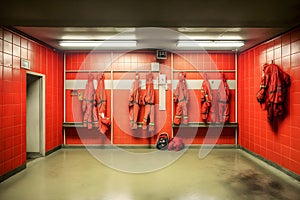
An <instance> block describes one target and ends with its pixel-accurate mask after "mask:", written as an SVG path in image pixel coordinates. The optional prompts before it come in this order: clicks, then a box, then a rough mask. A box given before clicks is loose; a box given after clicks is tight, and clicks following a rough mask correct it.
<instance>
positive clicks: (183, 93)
mask: <svg viewBox="0 0 300 200" xmlns="http://www.w3.org/2000/svg"><path fill="white" fill-rule="evenodd" d="M185 77H186V75H185V73H184V72H180V73H179V74H178V78H179V82H178V84H177V86H176V90H175V92H174V101H175V102H177V107H176V113H175V118H174V124H176V125H179V124H180V123H181V117H182V115H183V123H184V124H188V112H187V104H188V101H189V93H188V89H187V84H186V80H185Z"/></svg>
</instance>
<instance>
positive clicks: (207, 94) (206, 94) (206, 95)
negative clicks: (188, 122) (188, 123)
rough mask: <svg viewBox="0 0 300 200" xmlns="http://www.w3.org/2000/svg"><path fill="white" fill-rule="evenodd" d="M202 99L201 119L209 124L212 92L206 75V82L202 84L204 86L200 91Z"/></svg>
mask: <svg viewBox="0 0 300 200" xmlns="http://www.w3.org/2000/svg"><path fill="white" fill-rule="evenodd" d="M200 99H201V117H202V120H203V121H204V122H207V121H208V116H209V112H210V111H211V101H212V90H211V87H210V84H209V81H208V78H207V75H206V74H204V80H203V82H202V86H201V90H200Z"/></svg>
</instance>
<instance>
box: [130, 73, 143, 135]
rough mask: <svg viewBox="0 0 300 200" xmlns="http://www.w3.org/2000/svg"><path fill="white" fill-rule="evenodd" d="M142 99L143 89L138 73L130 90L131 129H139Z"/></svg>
mask: <svg viewBox="0 0 300 200" xmlns="http://www.w3.org/2000/svg"><path fill="white" fill-rule="evenodd" d="M140 101H141V89H140V77H139V75H138V74H136V76H135V80H134V82H133V84H132V86H131V89H130V92H129V100H128V105H129V120H130V126H131V129H137V118H138V114H139V110H140V103H141V102H140Z"/></svg>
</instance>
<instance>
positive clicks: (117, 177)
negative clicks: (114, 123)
mask: <svg viewBox="0 0 300 200" xmlns="http://www.w3.org/2000/svg"><path fill="white" fill-rule="evenodd" d="M99 151H101V152H102V153H104V154H107V156H108V157H110V159H111V160H118V159H119V158H120V156H122V160H120V161H121V162H124V161H126V160H127V158H126V156H125V157H124V155H123V154H119V153H118V152H117V151H116V150H113V149H110V150H109V149H102V150H99ZM126 151H129V150H126ZM130 151H131V152H134V153H137V154H140V155H143V154H147V153H148V152H151V151H155V150H130ZM179 154H180V153H176V152H161V153H160V155H162V156H161V157H160V158H159V159H163V158H164V157H165V158H167V157H168V158H170V157H174V158H175V157H176V156H178V155H179ZM198 154H199V149H189V150H187V151H186V152H185V153H184V155H183V156H182V157H180V158H179V159H177V160H176V161H175V162H173V163H172V164H170V165H168V166H166V167H164V168H162V169H159V170H156V171H153V172H148V173H146V172H145V173H127V172H120V171H118V170H116V169H112V168H110V167H107V166H106V165H104V164H103V163H101V162H99V161H98V159H95V157H94V156H92V155H91V154H90V153H89V152H88V151H87V150H86V149H61V150H59V151H57V152H55V153H53V154H51V155H49V156H48V157H43V158H38V159H35V160H33V161H31V162H29V163H28V164H27V168H26V169H25V170H24V171H22V172H20V173H18V174H17V175H15V176H13V177H11V178H9V179H7V180H5V181H4V182H2V183H0V199H1V200H20V199H22V200H27V199H30V200H32V199H39V200H43V199H49V200H50V199H51V200H60V199H61V200H69V199H70V200H76V199H80V200H85V199H88V200H94V199H95V200H96V199H97V200H102V199H104V200H114V199H118V200H143V199H147V200H148V199H150V200H153V199H156V200H160V199H162V200H166V199H172V200H173V199H174V200H194V199H205V200H219V199H220V200H221V199H222V200H225V199H228V200H235V199H237V200H241V199H251V200H256V199H263V200H269V199H274V200H275V199H280V200H281V199H286V200H288V199H290V200H298V199H299V200H300V183H299V182H298V181H296V180H295V179H292V178H290V177H289V176H286V175H285V174H283V173H281V172H279V171H277V170H276V169H274V168H272V167H270V166H268V165H266V164H265V163H263V162H261V161H260V160H258V159H256V158H253V157H252V156H250V155H248V154H247V153H245V152H243V151H241V150H235V149H215V150H213V151H212V152H210V154H208V156H206V157H205V158H204V159H200V158H199V155H198ZM130 162H131V161H130Z"/></svg>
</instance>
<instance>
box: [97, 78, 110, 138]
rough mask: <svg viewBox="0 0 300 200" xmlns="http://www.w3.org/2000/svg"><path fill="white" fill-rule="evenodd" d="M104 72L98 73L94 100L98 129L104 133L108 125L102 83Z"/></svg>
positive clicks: (108, 120)
mask: <svg viewBox="0 0 300 200" xmlns="http://www.w3.org/2000/svg"><path fill="white" fill-rule="evenodd" d="M104 79H105V77H104V74H99V76H98V85H97V89H96V93H95V101H96V108H97V117H98V122H99V129H98V130H99V131H100V132H101V133H103V134H105V133H106V131H107V130H108V127H109V126H110V118H108V117H105V116H106V94H105V85H104Z"/></svg>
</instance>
